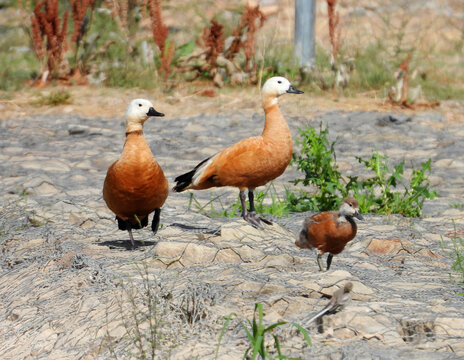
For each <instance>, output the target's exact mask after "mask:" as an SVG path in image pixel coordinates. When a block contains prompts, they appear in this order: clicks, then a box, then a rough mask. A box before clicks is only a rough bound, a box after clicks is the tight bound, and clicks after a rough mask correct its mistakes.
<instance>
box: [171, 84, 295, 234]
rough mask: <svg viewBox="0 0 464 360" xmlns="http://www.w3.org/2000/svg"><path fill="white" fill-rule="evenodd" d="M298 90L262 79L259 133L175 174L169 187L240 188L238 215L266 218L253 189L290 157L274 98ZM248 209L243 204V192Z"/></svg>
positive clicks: (285, 129) (287, 137) (277, 173)
mask: <svg viewBox="0 0 464 360" xmlns="http://www.w3.org/2000/svg"><path fill="white" fill-rule="evenodd" d="M287 93H289V94H302V93H303V91H300V90H297V89H295V88H294V87H293V86H292V85H291V84H290V82H289V81H288V80H287V79H286V78H284V77H281V76H276V77H272V78H270V79H269V80H267V81H266V82H265V83H264V86H263V88H262V91H261V95H262V101H263V108H264V113H265V123H264V130H263V132H262V134H261V135H259V136H255V137H250V138H246V139H243V140H241V141H239V142H238V143H235V144H233V145H231V146H229V147H228V148H226V149H224V150H223V151H221V152H219V153H217V154H216V155H213V156H212V157H210V158H207V159H205V160H203V161H202V162H200V163H199V164H198V165H197V166H196V167H195V168H194V169H193V170H191V171H189V172H187V173H185V174H183V175H180V176H178V177H177V178H176V179H175V181H176V185H175V186H174V188H173V190H174V191H176V192H181V191H184V190H189V189H193V190H203V189H209V188H211V187H221V186H233V187H237V188H239V190H240V202H241V205H242V217H243V219H245V220H246V221H247V222H249V223H250V224H252V225H253V226H255V227H261V224H260V221H261V220H262V221H263V222H265V223H267V224H271V222H270V221H268V220H266V219H263V218H262V217H260V216H257V215H256V212H255V206H254V194H253V191H254V189H255V188H257V187H258V186H262V185H265V184H266V183H268V182H269V181H271V180H274V179H275V178H277V177H278V176H280V175H281V174H282V173H283V172H284V170H285V169H286V168H287V165H288V164H289V162H290V160H291V158H292V151H293V148H292V135H291V133H290V129H289V127H288V124H287V122H286V121H285V118H284V117H283V115H282V113H281V112H280V109H279V106H278V98H279V96H281V95H283V94H287ZM246 190H248V199H249V201H250V210H249V211H247V208H246V194H245V191H246Z"/></svg>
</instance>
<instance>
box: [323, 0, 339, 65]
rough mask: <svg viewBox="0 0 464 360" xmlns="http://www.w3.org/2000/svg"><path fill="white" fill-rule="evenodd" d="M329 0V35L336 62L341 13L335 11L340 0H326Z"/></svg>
mask: <svg viewBox="0 0 464 360" xmlns="http://www.w3.org/2000/svg"><path fill="white" fill-rule="evenodd" d="M326 1H327V12H328V15H329V37H330V44H331V46H332V57H333V61H334V63H335V60H336V59H337V54H338V50H339V48H340V36H341V29H340V28H339V27H338V25H339V24H340V15H339V13H338V12H337V11H335V7H336V6H337V1H338V0H326Z"/></svg>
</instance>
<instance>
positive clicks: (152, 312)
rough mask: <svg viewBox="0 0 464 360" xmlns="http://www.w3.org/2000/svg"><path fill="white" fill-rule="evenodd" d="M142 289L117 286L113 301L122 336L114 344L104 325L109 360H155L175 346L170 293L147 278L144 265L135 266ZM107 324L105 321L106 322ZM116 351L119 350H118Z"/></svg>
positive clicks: (147, 273) (132, 284) (152, 277)
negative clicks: (119, 344)
mask: <svg viewBox="0 0 464 360" xmlns="http://www.w3.org/2000/svg"><path fill="white" fill-rule="evenodd" d="M137 271H138V273H139V275H140V277H141V280H142V285H141V286H137V285H136V284H135V283H131V284H129V283H125V282H122V283H121V288H122V289H123V294H122V296H121V297H120V298H118V299H117V304H118V307H119V316H120V323H121V325H122V326H123V327H124V330H125V335H124V336H123V338H122V339H118V340H117V341H116V340H115V339H113V338H112V337H111V335H110V333H109V329H108V324H107V335H106V340H107V344H108V349H109V351H110V352H111V354H112V358H114V359H118V358H119V356H118V355H119V354H120V353H121V351H122V352H124V353H125V356H122V358H124V359H125V358H131V359H142V360H146V359H152V360H153V359H159V358H165V357H166V354H169V353H170V351H171V350H172V349H173V348H174V347H175V346H177V345H178V344H177V343H176V341H175V339H178V336H179V331H178V330H179V328H175V327H176V325H178V326H179V327H180V325H179V324H176V322H175V321H173V320H175V319H173V316H174V317H175V316H177V313H176V312H175V311H174V310H175V307H174V306H173V304H172V300H173V296H172V294H171V292H169V291H166V290H164V289H163V288H162V285H161V284H160V282H159V281H158V280H157V279H156V277H155V276H154V275H150V273H149V270H148V265H147V264H146V263H143V266H142V267H139V266H137ZM107 321H108V320H107ZM121 341H123V344H125V345H127V346H124V350H119V349H117V345H118V343H121ZM119 348H121V347H120V346H119Z"/></svg>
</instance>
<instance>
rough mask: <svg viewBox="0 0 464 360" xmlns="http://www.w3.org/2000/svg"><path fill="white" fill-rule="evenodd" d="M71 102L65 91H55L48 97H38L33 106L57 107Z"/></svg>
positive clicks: (69, 95) (68, 94)
mask: <svg viewBox="0 0 464 360" xmlns="http://www.w3.org/2000/svg"><path fill="white" fill-rule="evenodd" d="M70 101H71V94H70V93H69V92H67V91H63V90H57V91H52V92H51V93H50V94H48V95H42V94H41V95H40V96H39V98H38V99H37V100H36V101H35V102H34V104H35V105H48V106H58V105H64V104H69V103H70Z"/></svg>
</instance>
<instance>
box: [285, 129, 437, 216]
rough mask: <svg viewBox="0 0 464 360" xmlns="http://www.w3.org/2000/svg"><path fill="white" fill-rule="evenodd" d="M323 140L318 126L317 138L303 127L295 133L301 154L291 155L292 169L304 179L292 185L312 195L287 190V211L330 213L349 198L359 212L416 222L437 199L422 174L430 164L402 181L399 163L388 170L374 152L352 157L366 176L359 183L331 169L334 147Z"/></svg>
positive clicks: (334, 166) (385, 159) (324, 133)
mask: <svg viewBox="0 0 464 360" xmlns="http://www.w3.org/2000/svg"><path fill="white" fill-rule="evenodd" d="M327 136H328V128H325V129H323V128H322V125H321V126H320V130H319V134H318V133H317V132H316V130H314V129H313V128H311V127H309V126H308V127H306V128H305V129H300V137H299V138H298V139H297V140H296V142H297V144H298V145H300V146H301V150H300V153H295V154H294V155H293V164H296V166H297V169H298V170H300V171H301V172H303V174H304V178H301V179H296V180H294V181H293V183H294V184H299V183H302V184H303V185H305V186H309V185H311V186H312V187H313V188H314V190H313V191H311V192H308V191H306V190H299V192H297V193H294V192H291V191H289V190H287V192H286V197H287V202H288V210H289V211H308V210H312V211H324V210H334V209H337V208H338V206H339V205H340V202H341V200H342V199H343V198H344V197H345V196H348V195H350V194H351V195H353V196H354V197H356V198H357V199H358V201H359V203H360V210H361V212H373V213H377V214H391V213H395V214H402V215H404V216H412V217H418V216H421V210H422V207H423V204H424V201H425V199H433V198H435V196H437V195H438V194H437V193H436V191H434V190H430V189H429V186H430V181H429V179H428V177H427V175H426V172H430V171H431V163H432V161H431V159H429V160H428V161H426V162H423V163H421V167H420V168H418V169H413V171H412V175H411V177H410V179H409V182H407V179H405V178H404V177H403V173H404V164H405V162H404V161H402V162H401V163H399V164H397V165H395V166H394V167H393V169H390V166H389V164H388V157H387V156H386V155H380V154H379V153H378V152H377V151H375V152H374V153H373V154H372V156H371V157H370V158H369V159H367V160H365V159H362V158H360V157H356V159H357V160H358V161H359V163H361V164H363V165H364V166H365V168H366V169H367V170H369V171H370V173H373V174H372V175H369V176H367V177H366V178H363V179H360V178H358V177H356V176H350V177H348V178H347V179H345V178H344V177H343V176H342V174H341V173H340V171H339V170H338V166H337V164H336V155H335V142H330V141H329V140H328V138H327ZM398 187H400V189H398ZM401 188H402V189H401Z"/></svg>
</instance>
